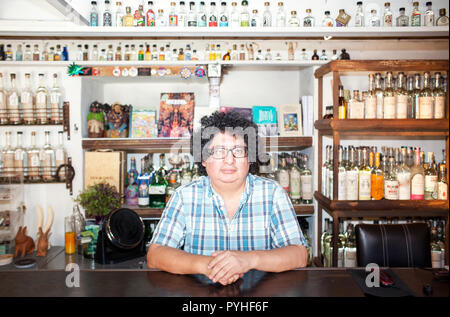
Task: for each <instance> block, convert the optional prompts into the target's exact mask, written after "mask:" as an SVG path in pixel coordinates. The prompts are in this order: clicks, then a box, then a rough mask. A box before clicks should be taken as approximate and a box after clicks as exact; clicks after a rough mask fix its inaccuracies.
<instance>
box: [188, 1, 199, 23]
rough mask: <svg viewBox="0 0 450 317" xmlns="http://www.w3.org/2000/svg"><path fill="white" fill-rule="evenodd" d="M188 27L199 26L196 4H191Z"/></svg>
mask: <svg viewBox="0 0 450 317" xmlns="http://www.w3.org/2000/svg"><path fill="white" fill-rule="evenodd" d="M186 20H187V26H188V27H196V26H197V12H196V9H195V2H193V1H191V2H189V12H188V15H187V19H186Z"/></svg>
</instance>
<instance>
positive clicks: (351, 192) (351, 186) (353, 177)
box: [346, 171, 358, 200]
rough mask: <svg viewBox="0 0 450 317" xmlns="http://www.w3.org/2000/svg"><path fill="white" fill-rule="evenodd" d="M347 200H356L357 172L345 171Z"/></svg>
mask: <svg viewBox="0 0 450 317" xmlns="http://www.w3.org/2000/svg"><path fill="white" fill-rule="evenodd" d="M346 178H347V200H358V172H357V171H347V175H346Z"/></svg>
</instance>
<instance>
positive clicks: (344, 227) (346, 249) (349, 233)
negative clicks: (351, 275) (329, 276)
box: [320, 218, 445, 268]
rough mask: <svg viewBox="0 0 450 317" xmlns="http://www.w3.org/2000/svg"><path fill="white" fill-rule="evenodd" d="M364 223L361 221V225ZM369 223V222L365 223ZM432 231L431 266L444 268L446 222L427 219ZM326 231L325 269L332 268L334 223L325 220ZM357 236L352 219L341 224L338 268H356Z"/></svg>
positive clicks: (323, 246)
mask: <svg viewBox="0 0 450 317" xmlns="http://www.w3.org/2000/svg"><path fill="white" fill-rule="evenodd" d="M361 222H362V221H359V223H361ZM373 222H374V223H375V224H398V223H413V222H414V223H415V222H424V220H423V219H408V220H394V219H380V220H375V221H373ZM365 223H367V221H365ZM426 223H427V224H428V227H429V229H430V244H431V264H432V267H433V268H442V267H444V265H445V221H444V220H441V219H427V220H426ZM324 227H325V228H324V229H325V230H324V231H323V232H322V235H321V237H320V246H321V258H322V263H323V264H324V266H325V267H331V266H332V263H333V261H332V258H333V245H332V232H333V221H331V219H328V218H327V219H325V226H324ZM357 265H358V263H357V258H356V236H355V224H354V221H353V222H352V220H351V219H348V220H346V221H340V222H339V233H338V261H337V266H338V267H356V266H357Z"/></svg>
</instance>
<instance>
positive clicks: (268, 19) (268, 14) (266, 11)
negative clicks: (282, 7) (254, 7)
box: [262, 2, 272, 27]
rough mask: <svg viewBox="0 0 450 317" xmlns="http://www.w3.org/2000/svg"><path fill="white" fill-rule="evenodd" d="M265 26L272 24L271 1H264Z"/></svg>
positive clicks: (263, 23)
mask: <svg viewBox="0 0 450 317" xmlns="http://www.w3.org/2000/svg"><path fill="white" fill-rule="evenodd" d="M262 25H263V27H271V26H272V12H271V11H270V2H264V12H263V22H262Z"/></svg>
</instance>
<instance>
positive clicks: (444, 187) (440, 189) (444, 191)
mask: <svg viewBox="0 0 450 317" xmlns="http://www.w3.org/2000/svg"><path fill="white" fill-rule="evenodd" d="M436 187H437V197H436V199H439V200H446V199H447V198H448V182H447V169H446V166H445V164H441V165H440V166H439V181H438V183H437V186H436Z"/></svg>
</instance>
